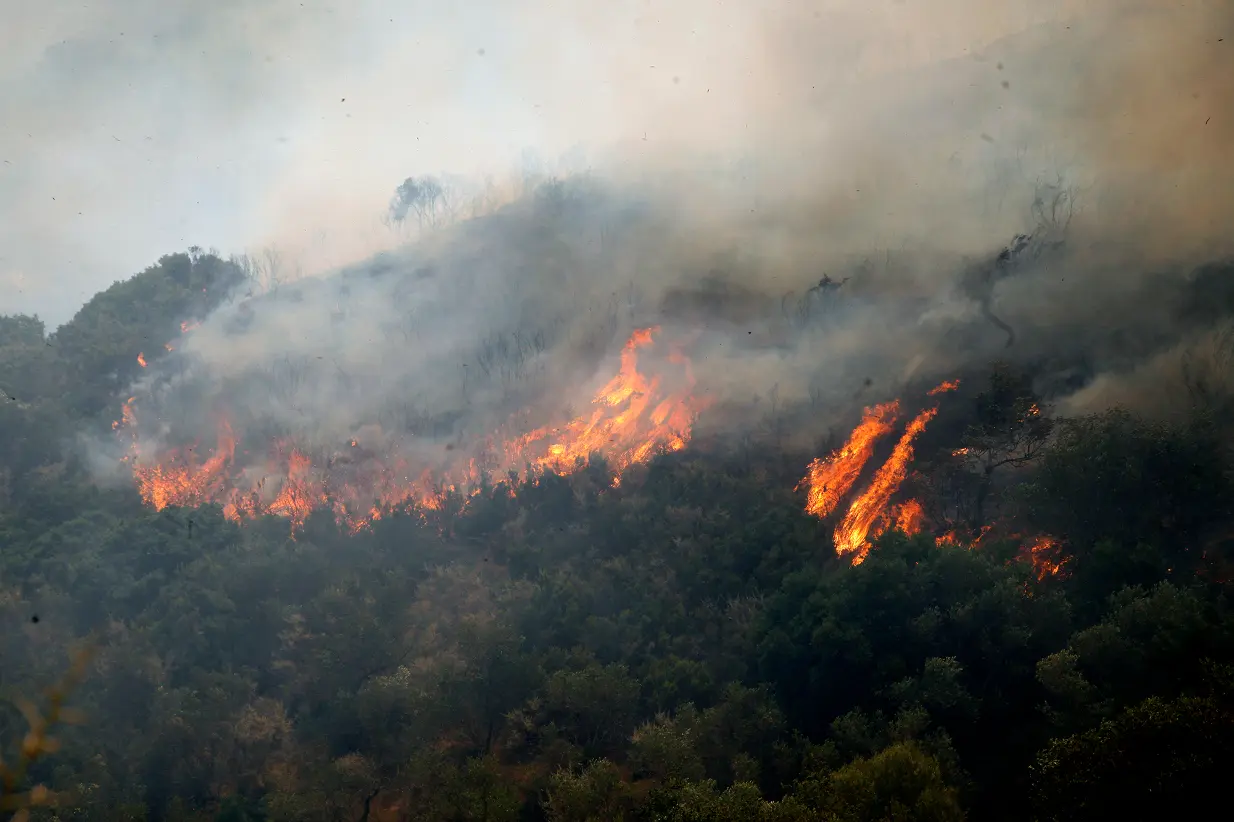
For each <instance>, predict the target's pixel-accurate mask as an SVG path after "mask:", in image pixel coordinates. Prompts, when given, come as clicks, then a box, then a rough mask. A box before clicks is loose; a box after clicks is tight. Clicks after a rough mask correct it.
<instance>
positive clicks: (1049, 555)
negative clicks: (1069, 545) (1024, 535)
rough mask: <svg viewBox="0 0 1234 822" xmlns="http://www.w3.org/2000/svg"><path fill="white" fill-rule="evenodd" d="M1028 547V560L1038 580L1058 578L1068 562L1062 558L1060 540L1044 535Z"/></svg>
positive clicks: (1035, 539) (1036, 538)
mask: <svg viewBox="0 0 1234 822" xmlns="http://www.w3.org/2000/svg"><path fill="white" fill-rule="evenodd" d="M1027 547H1028V559H1029V561H1030V562H1032V564H1033V570H1035V571H1036V572H1037V577H1038V579H1045V578H1046V577H1048V576H1057V575H1058V573H1059V571H1061V570H1062V568H1063V565H1064V564H1065V563H1066V561H1067V560H1066V558H1064V557H1063V556H1062V553H1061V550H1060V548H1061V546H1060V544H1059V542H1058V540H1057V539H1055V538H1054V537H1052V536H1048V535H1044V534H1043V535H1041V536H1038V537H1035V538H1034V539H1033V540H1032V541H1031V542H1029V543H1028V546H1027Z"/></svg>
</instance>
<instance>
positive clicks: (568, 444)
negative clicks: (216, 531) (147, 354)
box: [113, 324, 704, 533]
mask: <svg viewBox="0 0 1234 822" xmlns="http://www.w3.org/2000/svg"><path fill="white" fill-rule="evenodd" d="M190 327H191V326H187V324H186V325H185V326H182V328H183V330H186V331H187V330H188V329H189V328H190ZM658 330H659V329H658V328H645V329H640V330H638V331H636V332H635V333H634V334H633V335H632V336H631V337H630V339H629V340H628V341H627V342H626V344H625V346H624V347H623V349H622V351H621V365H620V368H619V370H618V373H617V374H616V375H615V376H614V377H613V378H612V379H611V380H609V381H608V382H607V383H606V384H605V385H604V386H603V387H602V388H600V390H599V391H598V392H596V394H595V396H594V398H593V400H592V403H591V406H592V407H591V409H590V411H589V413H586V414H584V415H581V416H579V417H577V418H575V419H573V420H570V421H568V422H566V423H565V424H563V425H560V426H556V427H544V428H540V429H536V430H533V431H531V432H529V433H526V434H522V435H519V436H512V437H508V438H504V437H494V438H493V441H492V442H490V443H489V445H488V448H487V449H486V451H487V453H486V455H485V458H484V459H483V463H484V465H485V466H486V467H487V468H488V469H490V470H491V471H492V473H494V474H500V473H505V472H510V471H515V472H517V471H519V469H521V468H523V467H524V466H530V467H532V468H533V469H551V470H553V471H555V472H557V473H562V474H564V473H569V472H571V471H573V470H574V469H575V467H576V466H577V465H578V464H579V461H580V460H586V459H587V458H588V457H589V456H590V455H591V454H593V453H599V454H601V455H603V456H604V457H605V458H606V459H607V460H608V462H609V464H610V465H611V466H612V467H613V468H614V469H615V470H616V471H617V472H620V471H621V470H623V469H625V468H627V467H628V466H630V465H633V464H635V463H640V462H646V461H647V460H649V459H651V458H652V457H653V456H654V455H655V454H656V453H658V452H660V451H678V450H681V449H682V448H684V447H685V446H686V444H687V443H688V442H689V439H690V433H691V429H692V427H693V423H694V420H695V417H696V416H697V414H698V412H699V411H701V410H702V409H703V407H704V403H702V402H699V401H698V400H696V399H695V398H693V397H692V396H691V390H692V388H693V385H694V378H693V374H692V372H691V369H690V363H689V360H688V359H687V358H686V357H685V356H684V355H683V354H682V353H681V352H680V351H678V350H675V349H673V350H670V352H669V354H668V357H667V361H668V363H669V364H671V365H675V366H678V367H679V369H680V370H681V371H682V372H683V379H681V380H679V381H676V380H666V379H665V375H662V374H655V375H651V376H648V375H647V374H645V373H643V372H641V371H640V370H639V367H638V364H639V363H638V358H639V353H640V351H642V350H644V349H646V348H648V347H649V346H651V345H653V343H654V340H655V336H656V334H657V332H658ZM666 382H672V383H673V388H672V389H671V390H670V389H669V388H668V387H666ZM133 403H134V401H133V400H132V399H130V400H129V402H128V403H126V404H125V405H124V408H123V415H122V418H121V420H118V421H117V422H116V423H115V424H114V425H113V427H114V428H116V429H117V430H121V429H128V430H130V431H131V430H133V429H134V426H135V423H136V415H135V413H134V409H133ZM364 445H365V443H364V442H363V441H362V440H361V439H360V438H358V437H349V438H348V439H347V440H346V441H345V445H344V446H342V447H341V448H340V449H339V451H338V452H336V453H334V454H327V455H320V454H315V453H314V454H313V455H310V454H309V453H308V452H306V451H305V450H304V449H302V448H298V447H297V446H296V444H295V443H294V442H291V441H281V442H276V443H273V444H272V445H271V446H268V447H265V448H262V449H259V453H265V454H267V456H266V458H265V459H264V460H262V459H260V458H259V459H257V460H252V459H245V460H243V463H244V464H241V461H238V460H237V457H236V454H237V441H236V437H235V435H234V434H233V432H232V429H231V426H230V425H229V424H228V423H227V421H226V420H225V419H224V420H222V421H221V422H220V423H219V427H218V436H217V441H216V443H215V447H214V449H213V450H212V451H211V452H210V454H209V456H208V457H206V458H204V459H201V458H200V457H198V455H197V451H196V448H195V447H190V448H184V449H178V450H172V451H167V452H163V453H160V454H158V455H156V457H155V458H154V459H152V460H146V459H143V458H142V457H143V455H142V454H141V453H140V448H139V446H138V443H137V440H136V436H135V434H134V440H133V444H132V446H131V448H130V453H129V455H128V456H127V457H126V458H125V459H126V460H127V461H130V462H131V463H132V470H133V475H134V479H135V481H136V484H137V489H138V491H139V493H140V494H141V497H142V499H143V501H145V502H146V503H147V504H149V505H151V506H153V507H154V508H155V509H156V510H161V509H163V508H165V507H167V506H199V505H203V504H207V503H217V504H219V505H221V506H222V507H223V513H224V515H225V516H226V517H227V518H229V519H232V520H236V521H239V520H242V519H251V518H254V517H258V516H262V515H265V514H273V515H276V516H280V517H284V518H286V519H288V520H290V522H291V524H292V529H293V533H294V532H295V531H296V530H297V529H299V528H300V526H301V525H303V523H304V522H305V520H306V519H307V518H308V516H309V515H310V514H311V513H312V512H313V511H315V510H318V509H321V508H326V509H330V510H331V511H332V512H333V514H334V516H335V519H336V520H337V521H338V522H339V523H340V524H345V525H347V526H348V527H350V528H352V529H353V530H358V529H360V528H363V527H365V526H366V525H368V524H369V523H370V522H372V521H373V520H376V519H380V518H381V517H382V516H383V514H384V513H386V512H388V511H391V510H396V509H410V508H414V507H416V506H419V507H420V508H421V509H424V510H439V509H441V508H442V506H443V503H444V500H445V497H446V495H447V494H449V493H451V492H455V491H460V490H465V489H468V488H474V487H476V486H477V485H478V484H479V483H480V481H481V479H482V477H483V474H484V471H482V470H481V467H480V465H479V464H478V462H477V459H476V458H475V457H474V456H473V457H471V458H468V457H467V456H465V455H462V454H459V456H458V457H456V458H455V464H454V465H452V466H451V465H447V466H445V467H441V466H431V467H426V466H424V465H416V464H414V460H413V459H411V458H405V457H403V456H401V455H399V454H397V453H392V452H391V451H390V450H389V449H388V448H385V449H384V450H382V451H381V452H380V453H378V451H377V450H376V449H375V448H368V449H366V448H365V447H364ZM370 445H372V444H371V443H370ZM452 453H454V454H458V453H459V452H457V451H452Z"/></svg>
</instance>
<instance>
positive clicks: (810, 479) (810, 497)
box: [798, 401, 900, 517]
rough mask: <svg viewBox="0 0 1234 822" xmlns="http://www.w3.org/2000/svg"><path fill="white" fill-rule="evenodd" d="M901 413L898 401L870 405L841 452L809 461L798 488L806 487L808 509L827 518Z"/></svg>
mask: <svg viewBox="0 0 1234 822" xmlns="http://www.w3.org/2000/svg"><path fill="white" fill-rule="evenodd" d="M899 413H900V403H899V402H897V401H893V402H889V403H884V404H883V405H876V406H874V407H872V408H867V409H866V410H865V413H864V414H863V416H862V418H861V424H859V425H858V426H857V427H856V428H855V429H853V433H852V434H851V435H850V436H849V438H848V442H846V443H844V445H843V447H841V448H840V449H839V450H838V451H836V452H834V453H833V454H831V455H830V456H828V457H826V458H821V457H820V458H818V459H815V460H814V461H813V462H812V463H810V467H809V468H808V469H807V471H806V476H805V478H804V479H803V480H802V481H801V484H800V485H798V488H802V487H804V488H805V489H806V512H807V513H810V514H813V515H814V516H816V517H826V516H829V515H830V514H831V512H832V511H834V510H835V509H836V506H838V505H839V504H840V500H842V499H844V496H845V495H846V494H847V493H848V492H849V491H850V490H851V489H852V487H853V484H854V483H856V482H857V478H858V477H859V476H861V470H862V469H863V468H865V464H866V463H867V462H869V460H870V457H872V456H873V455H874V444H875V443H876V442H878V440H879V439H881V438H882V437H884V436H886V435H887V434H889V433H891V430H892V428H893V426H894V425H895V421H896V417H897V416H898V415H899Z"/></svg>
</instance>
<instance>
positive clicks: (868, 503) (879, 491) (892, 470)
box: [835, 408, 938, 563]
mask: <svg viewBox="0 0 1234 822" xmlns="http://www.w3.org/2000/svg"><path fill="white" fill-rule="evenodd" d="M937 413H938V409H937V408H927V409H926V410H924V411H922V412H921V413H920V414H918V415H917V416H916V417H915V418H914V419H913V421H912V422H910V423H909V424H908V428H907V429H906V430H905V431H904V433H903V434H902V435H901V436H900V441H899V442H897V443H896V447H895V450H894V451H892V452H891V456H890V457H888V458H887V461H886V462H885V463H883V465H882V467H881V468H879V469H878V472H877V473H876V474H875V475H874V479H873V480H871V481H870V486H869V487H868V488H867V489H866V490H865V491H864V492H863V493H862V494H861V495H860V496H859V497H857V499H855V500H853V502H852V505H850V506H849V509H848V513H847V514H846V515H845V516H844V519H843V521H842V522H841V523H840V524H839V525H838V526H837V527H836V530H835V545H836V552H837V553H840V554H852V555H853V562H854V563H858V562H861V561H862V560H863V559H865V555H866V552H867V551H868V550H869V544H868V543H867V542H866V538H867V537H868V536H869V533H870V528H871V526H873V525H874V522H875V520H877V519H878V518H879V517H880V516H885V515H884V513H883V510H884V508H885V507H886V505H887V503H888V502H889V501H890V500H891V497H892V495H893V494H895V492H896V491H897V490H899V488H900V483H902V482H904V478H905V477H906V476H908V464H909V462H911V461H912V459H913V441H914V440H916V439H917V437H918V436H920V435H921V432H922V431H924V430H925V427H926V425H927V424H928V423H929V422H930V420H932V419H934V416H935V415H936V414H937Z"/></svg>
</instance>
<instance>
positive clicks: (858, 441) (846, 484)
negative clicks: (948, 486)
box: [798, 380, 960, 564]
mask: <svg viewBox="0 0 1234 822" xmlns="http://www.w3.org/2000/svg"><path fill="white" fill-rule="evenodd" d="M959 385H960V381H959V380H949V381H947V382H944V383H942V384H940V385H938V386H936V387H935V388H933V389H931V390H930V391H929V392H927V395H928V396H931V397H934V396H938V395H939V394H944V393H947V392H950V391H955V390H956V389H957V388H958V387H959ZM899 409H900V404H899V401H898V400H894V401H892V402H889V403H885V404H883V405H878V406H874V407H873V408H867V409H866V410H865V414H864V415H863V417H862V420H861V424H859V425H858V426H857V428H856V429H854V430H853V433H852V434H851V435H850V436H849V438H848V442H846V443H845V444H844V446H843V447H842V448H840V449H839V450H837V451H835V452H834V453H833V454H831V455H830V456H828V457H826V458H825V459H816V460H814V461H813V462H812V463H810V467H809V469H808V470H807V472H806V476H805V478H804V479H803V480H802V481H801V483H800V485H799V486H798V488H801V487H805V489H806V512H807V513H809V514H813V515H814V516H817V517H826V516H829V515H830V514H831V513H832V512H833V511H835V510H836V509H837V508H838V507H839V505H840V503H841V502H842V501H843V499H844V498H845V496H846V495H847V494H848V493H849V491H850V490H851V489H852V487H853V486H854V485H855V484H856V482H857V479H858V477H860V475H861V472H862V470H863V469H864V468H865V465H866V463H867V462H869V460H870V457H871V456H873V454H874V445H875V443H876V442H877V441H878V440H879V438H881V437H883V436H885V435H886V434H888V433H890V432H891V431H892V430H893V428H894V425H895V421H896V418H897V416H898V415H899ZM937 414H938V407H937V406H935V407H933V408H928V409H926V410H924V411H922V412H921V413H920V414H918V415H917V417H916V418H915V419H913V421H912V422H910V423H909V424H908V427H907V428H906V429H905V431H904V433H903V435H902V436H901V437H900V440H899V442H897V443H896V446H895V449H894V450H893V451H892V452H891V456H890V457H888V458H887V461H886V462H885V463H883V465H882V466H881V467H880V468H879V469H878V471H877V472H875V474H874V477H873V479H871V481H870V484H869V486H868V487H866V489H865V490H864V491H862V492H861V494H859V495H858V496H857V497H856V498H855V499H854V500H853V501H852V502H851V503H850V504H849V508H848V511H847V513H846V514H845V515H844V519H843V520H841V522H840V524H839V525H837V526H836V529H835V532H834V534H833V541H834V543H835V549H836V552H837V553H839V554H847V555H851V556H852V558H853V563H854V564H857V563H860V562H861V561H862V560H864V559H865V555H866V553H867V552H868V551H869V547H870V543H869V541H870V540H871V539H873V538H876V537H878V536H879V535H880V534H882V533H883V532H884V531H886V530H887V529H888V528H891V527H894V528H896V529H898V530H900V531H903V532H904V533H906V534H910V535H912V534H918V533H920V532H921V531H922V530H923V529H924V528H925V522H926V514H925V509H924V508H923V507H922V505H921V503H920V502H919V501H918V500H914V499H910V500H906V501H904V502H902V503H900V504H899V505H895V506H890V505H889V503H890V502H891V499H892V497H894V496H895V494H896V492H897V491H899V489H900V486H901V485H902V484H903V482H904V480H905V479H906V478H907V476H908V466H909V464H910V463H911V462H912V459H913V442H914V441H915V440H916V439H917V437H918V436H920V434H921V432H922V431H924V430H925V427H926V425H927V424H929V422H930V420H932V419H934V417H935V415H937Z"/></svg>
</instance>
